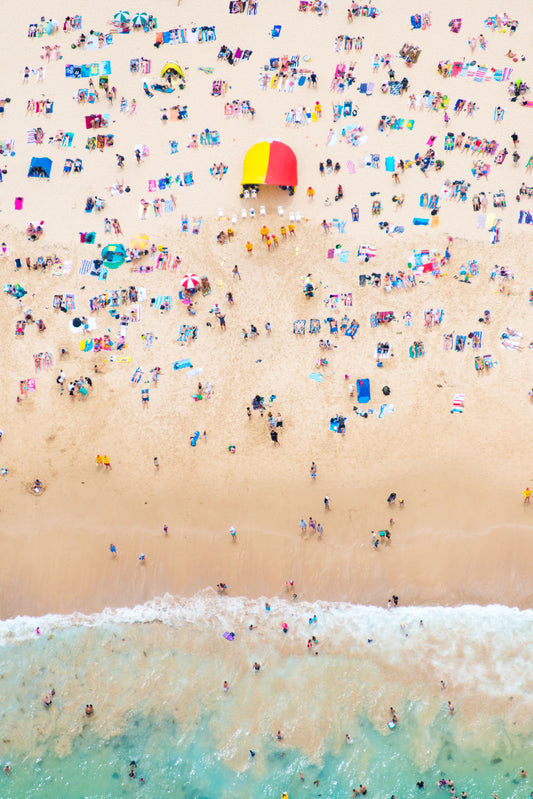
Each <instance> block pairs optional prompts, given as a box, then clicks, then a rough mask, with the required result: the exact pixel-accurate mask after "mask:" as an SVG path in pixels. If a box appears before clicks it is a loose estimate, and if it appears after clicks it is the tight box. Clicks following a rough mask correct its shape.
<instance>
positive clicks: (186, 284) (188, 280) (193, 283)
mask: <svg viewBox="0 0 533 799" xmlns="http://www.w3.org/2000/svg"><path fill="white" fill-rule="evenodd" d="M200 283H201V281H200V278H199V277H198V275H184V276H183V277H182V279H181V285H182V287H183V288H184V289H187V291H190V290H191V289H197V288H198V286H199V285H200Z"/></svg>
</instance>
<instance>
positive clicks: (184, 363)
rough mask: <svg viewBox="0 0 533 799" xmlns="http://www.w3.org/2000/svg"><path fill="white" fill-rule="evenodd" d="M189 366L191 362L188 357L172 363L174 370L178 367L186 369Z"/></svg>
mask: <svg viewBox="0 0 533 799" xmlns="http://www.w3.org/2000/svg"><path fill="white" fill-rule="evenodd" d="M190 366H192V363H191V362H190V360H189V359H188V358H182V360H181V361H175V362H174V363H173V367H174V370H175V371H177V370H178V369H188V368H189V367H190Z"/></svg>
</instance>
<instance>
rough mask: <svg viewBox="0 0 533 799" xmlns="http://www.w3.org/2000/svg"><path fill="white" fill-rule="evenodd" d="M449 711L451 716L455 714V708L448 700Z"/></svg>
mask: <svg viewBox="0 0 533 799" xmlns="http://www.w3.org/2000/svg"><path fill="white" fill-rule="evenodd" d="M448 710H449V711H450V716H453V714H454V713H455V708H454V706H453V705H452V703H451V702H450V700H449V699H448Z"/></svg>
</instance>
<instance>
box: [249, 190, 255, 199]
mask: <svg viewBox="0 0 533 799" xmlns="http://www.w3.org/2000/svg"><path fill="white" fill-rule="evenodd" d="M250 194H251V197H252V200H255V199H256V198H257V189H252V191H251V192H250Z"/></svg>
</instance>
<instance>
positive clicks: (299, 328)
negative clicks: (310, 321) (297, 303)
mask: <svg viewBox="0 0 533 799" xmlns="http://www.w3.org/2000/svg"><path fill="white" fill-rule="evenodd" d="M292 332H293V333H294V334H295V335H296V336H304V335H305V319H297V320H296V322H294V323H293V326H292Z"/></svg>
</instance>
